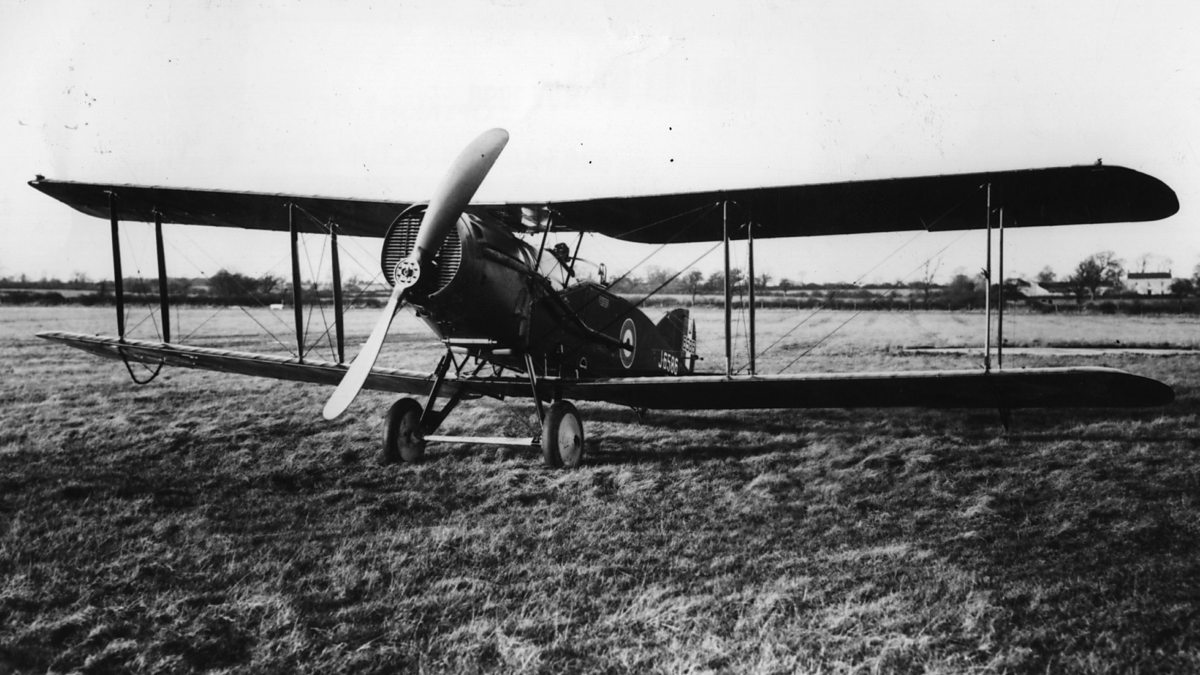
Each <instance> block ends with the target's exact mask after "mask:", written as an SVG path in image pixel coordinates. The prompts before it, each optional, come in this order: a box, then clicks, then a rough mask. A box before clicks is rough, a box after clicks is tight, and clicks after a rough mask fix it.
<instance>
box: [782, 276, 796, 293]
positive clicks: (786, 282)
mask: <svg viewBox="0 0 1200 675" xmlns="http://www.w3.org/2000/svg"><path fill="white" fill-rule="evenodd" d="M793 286H794V284H793V283H792V280H791V279H788V278H786V277H785V278H783V279H780V280H779V290H781V291H783V294H784V295H787V293H788V291H789V290H791V289H792V287H793Z"/></svg>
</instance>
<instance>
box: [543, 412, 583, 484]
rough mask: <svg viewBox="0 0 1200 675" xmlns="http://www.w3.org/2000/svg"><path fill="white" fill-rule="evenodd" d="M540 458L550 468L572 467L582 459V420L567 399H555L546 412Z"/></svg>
mask: <svg viewBox="0 0 1200 675" xmlns="http://www.w3.org/2000/svg"><path fill="white" fill-rule="evenodd" d="M542 459H544V460H545V462H546V466H548V467H550V468H552V469H558V468H567V469H574V468H575V467H577V466H579V463H580V462H581V461H583V421H582V420H580V419H579V411H578V410H576V409H575V406H573V405H571V404H570V402H568V401H555V402H554V404H553V405H551V406H550V410H548V411H547V412H546V419H545V421H544V422H543V423H542Z"/></svg>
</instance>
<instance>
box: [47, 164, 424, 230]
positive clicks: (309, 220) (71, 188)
mask: <svg viewBox="0 0 1200 675" xmlns="http://www.w3.org/2000/svg"><path fill="white" fill-rule="evenodd" d="M29 185H31V186H32V187H34V188H36V189H38V190H41V191H42V192H44V193H46V194H48V195H50V196H51V197H54V198H55V199H57V200H59V201H61V202H63V203H64V204H67V205H68V206H71V207H72V208H74V209H76V210H77V211H81V212H83V213H86V214H87V215H89V216H96V217H97V218H108V217H109V194H110V193H111V194H113V195H115V196H116V208H117V217H118V218H120V219H121V220H131V221H138V222H147V223H152V222H154V219H155V216H156V214H157V216H158V217H159V218H161V219H162V222H164V223H182V224H184V225H215V226H217V227H241V228H247V229H252V230H280V231H284V232H286V231H287V230H288V212H287V205H288V204H289V203H292V204H295V205H296V206H297V207H298V208H299V209H301V213H297V214H296V225H297V227H298V228H299V230H300V231H301V232H323V231H324V229H323V228H322V225H324V224H326V223H328V222H330V221H332V222H334V223H337V225H338V231H339V232H340V233H341V234H348V235H353V236H359V237H382V236H384V235H385V234H387V228H388V225H390V224H391V223H392V220H394V219H395V218H396V216H398V215H400V212H401V211H403V210H404V209H405V208H407V207H408V206H410V205H411V202H390V201H369V200H362V199H343V198H337V197H300V196H294V195H283V194H267V193H263V192H230V191H225V190H193V189H186V188H165V187H148V186H142V185H109V184H101V183H76V182H72V181H61V180H47V179H45V178H41V177H40V176H39V177H38V179H37V180H33V181H30V182H29ZM306 214H307V215H306ZM308 216H311V217H308Z"/></svg>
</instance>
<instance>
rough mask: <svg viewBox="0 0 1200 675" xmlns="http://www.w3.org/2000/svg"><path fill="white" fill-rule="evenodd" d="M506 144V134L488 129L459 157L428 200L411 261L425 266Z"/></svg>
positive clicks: (498, 130)
mask: <svg viewBox="0 0 1200 675" xmlns="http://www.w3.org/2000/svg"><path fill="white" fill-rule="evenodd" d="M507 144H508V132H507V131H505V130H504V129H489V130H487V131H485V132H483V133H482V134H480V135H479V137H478V138H476V139H475V140H474V141H471V144H470V145H468V146H467V147H466V148H465V149H463V151H462V153H460V154H459V155H458V158H457V159H455V160H454V163H453V164H451V165H450V170H449V171H447V172H446V177H445V178H443V179H442V183H441V185H439V186H438V188H437V190H436V191H435V192H434V193H433V197H432V198H431V199H430V200H429V207H428V208H426V209H425V217H424V218H422V219H421V229H420V230H418V231H417V242H416V245H415V246H414V247H413V253H412V255H413V257H414V258H416V259H417V260H418V261H420V262H421V263H425V262H428V260H429V259H430V258H432V257H433V254H434V253H436V252H437V249H438V247H440V246H441V245H442V241H443V240H445V238H446V235H447V234H449V233H450V232H451V231H452V230H453V229H454V224H455V223H456V222H458V217H459V216H460V215H462V212H463V211H464V210H465V209H466V208H467V205H468V204H470V202H471V198H472V197H474V196H475V191H476V190H478V189H479V185H480V183H482V182H483V179H484V177H485V176H487V174H488V171H491V169H492V165H493V164H495V163H496V158H497V157H499V156H500V151H501V150H503V149H504V146H505V145H507Z"/></svg>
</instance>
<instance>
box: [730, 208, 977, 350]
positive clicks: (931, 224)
mask: <svg viewBox="0 0 1200 675" xmlns="http://www.w3.org/2000/svg"><path fill="white" fill-rule="evenodd" d="M982 187H983V186H980V189H982ZM970 197H971V195H964V196H963V198H962V199H960V200H959V201H958V202H957V203H956V204H954V206H951V207H950V208H948V209H946V210H945V211H944V212H942V214H941V215H939V216H938V217H937V218H934V219H933V220H932V221H931V222H929V223H927V224H926V223H924V220H922V224H923V225H925V230H923V231H922V230H918V231H917V232H916V233H914V234H913V236H911V237H909V238H908V240H907V241H905V242H904V243H903V244H901V245H900V246H898V247H896V248H895V249H893V250H892V251H891V252H890V253H888V254H887V255H886V256H884V257H883V258H882V259H881V260H880V261H879V262H877V263H875V265H873V266H872V267H871V268H870V269H868V270H867V271H866V272H863V273H862V274H860V275H859V276H858V278H857V279H855V280H854V281H853V282H852V285H854V286H857V285H859V284H860V283H861V282H862V280H863V279H865V278H866V277H867V275H869V274H871V273H872V272H874V271H875V270H876V269H878V268H879V267H880V266H882V265H883V263H885V262H887V261H888V260H889V259H891V258H892V257H893V256H895V255H896V254H897V253H899V252H900V251H901V250H902V249H904V248H905V247H907V246H908V245H909V244H911V243H913V242H914V241H916V240H917V239H918V238H919V237H920V236H921V235H922V234H924V233H925V232H929V231H932V230H933V228H934V227H935V226H937V224H938V223H939V222H941V221H942V220H943V219H944V218H945V217H946V216H948V215H950V214H951V213H953V212H955V211H956V210H958V209H959V208H960V207H961V206H962V205H963V204H965V203H966V201H967V199H969V198H970ZM968 233H970V230H964V231H963V232H962V234H960V235H959V236H957V237H955V238H954V240H953V241H951V242H950V243H949V244H946V245H945V246H943V247H942V248H940V249H938V251H937V252H936V253H934V254H933V255H931V256H929V257H928V258H926V259H925V260H924V261H922V262H921V263H920V264H919V265H917V266H916V267H915V268H913V269H912V271H910V272H909V273H908V274H906V275H904V276H903V277H902V280H903V279H908V278H909V277H911V276H912V275H913V274H915V273H916V272H917V270H920V269H921V268H922V267H923V266H925V265H926V264H928V263H929V261H931V260H933V259H934V258H936V257H937V256H939V255H941V254H942V253H944V252H945V251H946V249H948V248H950V247H951V246H953V245H955V244H957V243H958V242H959V241H961V240H962V238H963V237H965V236H966V235H967V234H968ZM825 308H826V305H825V304H824V303H821V304H820V305H818V306H817V307H816V309H814V310H813V311H812V312H811V313H810V314H809V315H808V316H807V317H805V318H804V319H802V320H801V321H800V322H799V323H797V324H796V325H795V326H793V327H792V328H791V330H789V331H788V332H786V333H784V334H783V335H782V336H780V337H779V338H777V339H776V340H775V341H774V342H772V343H771V344H769V345H767V346H766V347H765V348H764V349H763V350H762V351H760V352H759V353H758V357H762V356H763V355H764V354H766V353H767V352H768V351H769V350H771V349H772V348H773V347H775V346H776V345H778V344H779V343H780V342H782V341H783V340H785V339H786V338H787V337H788V336H790V335H791V334H792V333H794V332H796V330H797V329H799V328H800V326H802V325H804V324H805V323H806V322H807V321H808V320H809V319H811V318H812V317H813V316H815V315H816V314H818V313H819V312H821V311H822V310H824V309H825ZM861 313H862V312H861V311H860V312H857V313H855V314H854V315H853V316H851V317H850V318H851V319H853V318H854V317H855V316H858V314H861ZM845 323H846V322H843V324H842V326H844V325H845ZM842 326H838V327H837V328H834V329H833V331H832V332H830V333H829V335H826V336H825V337H823V338H821V340H820V341H818V343H817V345H819V344H820V343H822V342H824V341H825V340H826V339H828V338H829V337H831V336H832V335H833V333H836V332H837V331H839V330H841V327H842ZM817 345H813V347H812V348H810V349H809V350H808V351H806V352H804V354H801V356H804V355H806V354H808V353H809V352H811V351H812V349H814V348H816V346H817ZM797 358H799V357H797ZM792 363H795V360H793V361H792V362H791V363H789V364H788V365H787V366H784V368H785V369H786V368H787V367H789V366H791V365H792ZM745 368H746V366H742V368H739V369H738V371H737V372H739V373H740V372H741V371H742V370H744V369H745ZM779 372H783V369H781V370H780V371H779Z"/></svg>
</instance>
